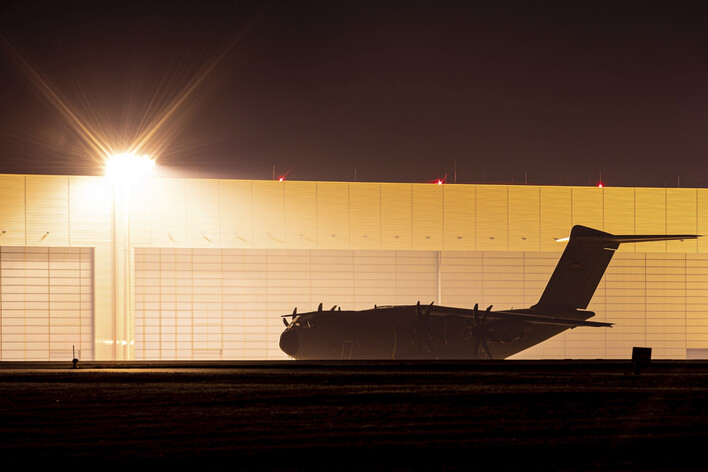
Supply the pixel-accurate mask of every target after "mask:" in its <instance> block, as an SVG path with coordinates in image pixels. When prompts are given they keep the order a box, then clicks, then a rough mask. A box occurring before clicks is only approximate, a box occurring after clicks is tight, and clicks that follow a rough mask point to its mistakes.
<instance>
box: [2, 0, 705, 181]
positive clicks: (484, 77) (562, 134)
mask: <svg viewBox="0 0 708 472" xmlns="http://www.w3.org/2000/svg"><path fill="white" fill-rule="evenodd" d="M0 60H1V61H2V67H1V68H0V82H1V83H0V173H37V174H70V175H74V174H78V175H101V174H102V172H103V171H102V168H101V165H100V153H99V152H98V150H97V149H98V148H100V147H103V148H104V149H110V150H113V151H116V152H117V151H124V150H127V149H129V148H130V147H131V145H132V146H135V145H136V143H138V142H141V143H142V145H141V146H140V147H139V152H141V153H148V154H152V155H155V156H157V162H158V164H159V165H160V166H161V167H162V168H163V169H169V171H170V172H174V173H179V174H180V175H184V176H195V175H196V176H198V177H209V178H243V179H271V178H272V177H273V166H275V169H276V170H275V173H276V176H280V175H283V174H286V173H287V178H288V179H292V180H340V181H352V180H355V179H356V180H358V181H375V182H429V181H434V180H435V179H437V178H445V177H447V182H450V183H452V182H454V181H455V177H456V181H457V182H458V183H512V182H513V183H523V182H524V180H526V182H528V183H529V184H542V185H595V184H596V183H597V182H598V180H599V177H600V174H601V175H602V178H603V181H604V182H605V184H606V185H612V186H658V187H676V186H677V185H680V186H681V187H706V186H708V136H707V135H706V127H707V125H708V2H698V1H696V2H689V1H684V2H679V1H596V0H594V1H567V0H566V1H414V0H408V1H364V0H359V1H336V0H330V1H292V0H291V1H250V2H249V1H245V2H237V1H228V2H210V1H194V2H178V1H169V2H162V1H141V2H131V1H120V2H118V1H96V0H92V1H82V0H62V1H55V0H54V1H46V2H37V1H32V0H22V1H9V0H3V2H2V4H1V6H0ZM97 143H98V144H97ZM455 170H456V172H455ZM175 175H176V174H175Z"/></svg>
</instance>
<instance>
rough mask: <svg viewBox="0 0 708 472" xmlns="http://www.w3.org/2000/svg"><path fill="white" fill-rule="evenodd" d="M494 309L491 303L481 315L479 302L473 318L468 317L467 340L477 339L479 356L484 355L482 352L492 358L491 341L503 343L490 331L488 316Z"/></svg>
mask: <svg viewBox="0 0 708 472" xmlns="http://www.w3.org/2000/svg"><path fill="white" fill-rule="evenodd" d="M491 310H492V305H489V306H488V307H487V309H486V310H484V313H483V314H482V316H481V317H480V315H479V304H477V303H475V304H474V308H473V309H472V315H473V317H472V318H468V319H467V324H468V325H469V326H468V328H467V329H466V330H465V341H468V340H470V339H474V340H475V341H474V342H475V351H477V357H480V358H481V357H482V356H481V354H485V355H486V356H487V358H488V359H492V352H491V351H490V350H489V345H488V343H489V341H490V340H491V341H494V342H495V343H501V341H500V340H498V339H496V338H495V337H493V336H492V335H491V333H490V329H489V326H488V325H487V316H488V315H489V312H490V311H491Z"/></svg>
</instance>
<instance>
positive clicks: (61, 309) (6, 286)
mask: <svg viewBox="0 0 708 472" xmlns="http://www.w3.org/2000/svg"><path fill="white" fill-rule="evenodd" d="M0 343H1V344H0V360H3V361H30V360H36V361H46V360H61V361H69V362H70V361H71V359H72V355H73V353H74V352H75V353H76V356H77V357H78V358H79V359H83V360H92V359H93V249H91V248H55V247H52V248H47V247H8V246H3V247H0Z"/></svg>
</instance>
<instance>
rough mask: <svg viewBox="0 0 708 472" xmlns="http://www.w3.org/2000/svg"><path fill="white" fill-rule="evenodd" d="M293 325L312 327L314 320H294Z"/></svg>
mask: <svg viewBox="0 0 708 472" xmlns="http://www.w3.org/2000/svg"><path fill="white" fill-rule="evenodd" d="M295 326H297V327H298V328H314V327H315V322H314V321H313V320H298V321H296V322H295Z"/></svg>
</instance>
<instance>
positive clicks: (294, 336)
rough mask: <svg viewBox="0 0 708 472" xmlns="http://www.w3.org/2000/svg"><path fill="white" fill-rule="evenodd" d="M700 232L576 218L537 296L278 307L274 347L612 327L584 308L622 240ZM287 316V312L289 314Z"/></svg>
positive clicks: (378, 344) (384, 348)
mask: <svg viewBox="0 0 708 472" xmlns="http://www.w3.org/2000/svg"><path fill="white" fill-rule="evenodd" d="M697 237H698V235H685V234H684V235H613V234H610V233H605V232H603V231H598V230H595V229H592V228H588V227H585V226H574V227H573V229H572V230H571V232H570V237H569V238H566V239H567V240H568V245H567V246H566V248H565V250H564V251H563V254H562V255H561V258H560V260H559V261H558V264H557V265H556V268H555V270H554V272H553V275H551V278H550V280H549V281H548V285H547V286H546V289H545V290H544V292H543V294H542V295H541V298H540V299H539V301H538V303H536V304H535V305H533V306H532V307H530V308H525V309H516V310H502V311H492V307H491V306H489V307H488V308H487V309H485V310H480V309H479V307H478V305H475V306H474V308H472V309H467V308H453V307H447V306H435V305H433V304H432V303H431V304H430V305H425V306H422V305H421V304H420V302H418V303H417V304H416V305H402V306H378V307H377V306H374V308H372V309H369V310H360V311H346V310H341V309H340V310H336V311H335V308H336V306H335V307H332V309H331V310H327V311H323V310H322V304H320V306H319V309H318V310H317V311H314V312H310V313H302V314H299V313H297V308H296V309H295V310H293V312H292V314H288V315H283V322H284V323H285V326H286V328H285V331H283V333H282V334H281V336H280V348H281V349H282V350H283V352H285V353H286V354H287V355H289V356H290V357H292V358H295V359H311V360H320V359H323V360H326V359H336V360H339V359H352V360H353V359H361V360H364V359H372V360H373V359H505V358H507V357H509V356H511V355H513V354H516V353H518V352H520V351H523V350H524V349H528V348H529V347H531V346H534V345H536V344H538V343H540V342H542V341H545V340H546V339H549V338H551V337H553V336H555V335H556V334H558V333H560V332H562V331H565V330H566V329H569V328H570V329H572V328H576V327H578V326H589V327H598V328H599V327H610V326H612V324H611V323H600V322H594V321H587V320H588V319H589V318H591V317H592V316H594V315H595V313H593V312H591V311H586V310H585V309H586V308H587V306H588V304H589V303H590V299H591V298H592V296H593V294H594V293H595V289H596V288H597V285H598V284H599V283H600V279H601V278H602V276H603V274H604V273H605V269H606V268H607V265H608V264H609V263H610V260H611V259H612V256H613V255H614V251H616V250H617V248H618V247H619V245H620V244H621V243H638V242H644V241H665V240H683V239H695V238H697ZM287 318H290V321H289V322H288V320H287Z"/></svg>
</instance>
